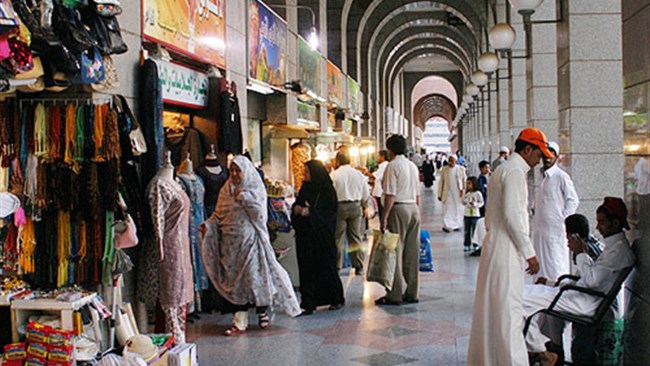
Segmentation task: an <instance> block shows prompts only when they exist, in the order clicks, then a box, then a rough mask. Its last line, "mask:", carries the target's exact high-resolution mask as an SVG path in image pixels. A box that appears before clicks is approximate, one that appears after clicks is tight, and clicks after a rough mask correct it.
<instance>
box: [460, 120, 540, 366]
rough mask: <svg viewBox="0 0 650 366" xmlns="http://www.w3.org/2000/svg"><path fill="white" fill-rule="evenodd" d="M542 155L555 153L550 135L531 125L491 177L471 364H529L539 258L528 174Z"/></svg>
mask: <svg viewBox="0 0 650 366" xmlns="http://www.w3.org/2000/svg"><path fill="white" fill-rule="evenodd" d="M542 156H545V157H548V158H551V157H552V153H551V152H550V151H549V149H548V146H547V140H546V136H545V135H544V133H543V132H542V131H540V130H538V129H536V128H525V129H523V130H522V131H521V133H520V134H519V137H518V138H517V141H515V153H514V154H512V155H511V157H510V159H508V161H507V162H505V163H503V164H502V165H501V167H499V169H497V170H495V171H494V173H492V176H491V178H490V184H489V186H488V197H490V199H489V200H488V206H487V212H486V214H485V218H486V224H485V226H486V228H487V236H486V238H485V240H484V241H483V246H482V251H481V263H480V265H479V271H478V279H477V281H476V295H475V298H474V315H473V318H472V328H471V332H470V338H469V354H468V357H467V363H468V365H481V366H491V365H528V354H527V352H526V343H525V342H524V336H523V326H524V311H523V306H522V295H523V289H524V272H526V273H528V274H530V275H533V274H535V273H537V271H538V270H539V262H538V261H537V257H536V256H535V250H534V249H533V244H532V243H531V240H530V235H529V224H528V188H527V183H526V182H527V179H526V176H527V173H528V171H529V170H530V169H531V168H532V167H534V166H535V165H537V164H539V162H540V160H541V158H542ZM526 262H527V266H528V267H527V268H526V267H525V266H526Z"/></svg>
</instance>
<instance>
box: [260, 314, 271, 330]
mask: <svg viewBox="0 0 650 366" xmlns="http://www.w3.org/2000/svg"><path fill="white" fill-rule="evenodd" d="M257 316H258V318H259V322H258V324H259V326H260V328H262V329H266V328H268V327H269V326H270V324H269V314H268V313H262V314H258V315H257Z"/></svg>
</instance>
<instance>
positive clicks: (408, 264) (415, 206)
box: [375, 135, 420, 305]
mask: <svg viewBox="0 0 650 366" xmlns="http://www.w3.org/2000/svg"><path fill="white" fill-rule="evenodd" d="M386 149H387V150H388V158H389V159H390V163H388V166H386V171H385V172H384V179H383V182H382V185H383V187H382V188H383V190H384V193H383V199H384V217H383V218H382V221H381V229H382V231H383V230H385V229H388V230H389V231H390V232H392V233H397V234H399V243H398V244H397V249H396V252H397V253H396V254H397V261H396V262H397V263H396V267H395V278H394V280H393V286H392V288H391V289H390V291H388V290H387V292H386V296H383V297H381V298H379V299H377V300H375V304H377V305H399V304H400V302H402V301H405V302H408V303H416V302H418V301H419V289H418V288H419V280H420V278H419V269H420V208H419V204H420V190H419V186H420V179H419V173H418V168H417V167H416V166H415V164H413V163H412V162H410V161H409V160H408V159H406V157H405V156H404V155H405V153H406V139H405V138H404V137H402V136H400V135H393V136H391V137H389V138H388V140H386ZM404 282H406V289H404Z"/></svg>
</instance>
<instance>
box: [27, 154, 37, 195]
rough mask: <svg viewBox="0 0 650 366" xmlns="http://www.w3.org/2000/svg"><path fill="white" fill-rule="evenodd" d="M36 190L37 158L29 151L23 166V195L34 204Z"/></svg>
mask: <svg viewBox="0 0 650 366" xmlns="http://www.w3.org/2000/svg"><path fill="white" fill-rule="evenodd" d="M37 191H38V159H37V158H36V156H34V154H32V153H29V154H28V155H27V163H26V167H25V186H24V192H25V196H26V197H27V198H28V202H29V203H31V204H32V205H33V204H36V198H37Z"/></svg>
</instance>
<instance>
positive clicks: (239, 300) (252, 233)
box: [202, 156, 300, 336]
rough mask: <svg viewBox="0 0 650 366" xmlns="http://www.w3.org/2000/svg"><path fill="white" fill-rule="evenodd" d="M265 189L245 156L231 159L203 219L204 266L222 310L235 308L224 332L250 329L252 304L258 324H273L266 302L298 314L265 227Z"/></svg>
mask: <svg viewBox="0 0 650 366" xmlns="http://www.w3.org/2000/svg"><path fill="white" fill-rule="evenodd" d="M266 200H267V197H266V189H265V187H264V183H263V182H262V180H261V178H260V176H259V174H258V173H257V171H256V170H255V166H253V163H251V162H250V160H248V159H246V158H245V157H243V156H236V157H235V158H234V159H233V160H232V163H231V164H230V177H229V178H228V180H227V181H226V184H225V185H224V187H223V188H222V189H221V192H220V193H219V201H218V202H217V208H216V210H215V212H214V213H213V214H212V216H211V217H210V219H208V221H206V222H205V225H202V226H203V228H202V229H203V230H204V231H205V238H204V240H203V247H202V256H203V260H204V263H205V264H206V271H207V272H208V275H209V277H210V280H211V281H212V283H213V284H214V287H215V288H216V289H217V291H218V292H219V294H220V295H221V296H222V297H223V298H224V299H225V300H226V302H227V303H226V304H225V306H224V308H222V311H223V312H224V313H226V312H232V313H234V318H233V323H232V326H231V327H230V328H228V329H227V330H226V331H225V333H224V334H225V335H227V336H232V335H236V334H239V333H242V332H244V331H246V328H247V327H248V309H249V308H251V307H255V308H256V313H257V315H258V317H259V326H260V328H262V329H265V328H267V327H268V326H269V315H268V313H267V309H268V307H271V308H272V309H278V310H284V311H285V312H286V313H287V314H288V315H289V316H297V315H299V314H300V306H299V304H298V300H297V298H296V294H295V292H294V291H293V287H292V285H291V280H290V279H289V275H288V274H287V272H286V271H285V270H284V268H282V266H280V264H279V263H278V261H277V259H276V257H275V253H274V252H273V248H272V247H271V241H270V238H269V233H268V230H267V228H266V221H267V203H266Z"/></svg>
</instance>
